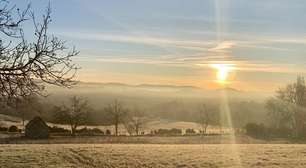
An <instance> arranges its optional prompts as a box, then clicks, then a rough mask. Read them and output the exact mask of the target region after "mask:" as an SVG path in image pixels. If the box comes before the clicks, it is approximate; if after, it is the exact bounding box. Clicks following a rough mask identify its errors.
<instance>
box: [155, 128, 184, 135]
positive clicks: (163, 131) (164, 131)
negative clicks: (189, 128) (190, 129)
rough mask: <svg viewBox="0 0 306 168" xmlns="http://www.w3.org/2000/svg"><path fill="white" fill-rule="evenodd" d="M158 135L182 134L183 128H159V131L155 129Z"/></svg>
mask: <svg viewBox="0 0 306 168" xmlns="http://www.w3.org/2000/svg"><path fill="white" fill-rule="evenodd" d="M154 133H155V134H156V135H182V130H181V129H176V128H172V129H158V130H157V131H154Z"/></svg>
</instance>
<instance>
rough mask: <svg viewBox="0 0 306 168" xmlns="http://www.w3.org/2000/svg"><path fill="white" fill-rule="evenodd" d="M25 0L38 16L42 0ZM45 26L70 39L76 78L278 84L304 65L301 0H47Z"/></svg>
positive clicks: (305, 11)
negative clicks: (222, 72)
mask: <svg viewBox="0 0 306 168" xmlns="http://www.w3.org/2000/svg"><path fill="white" fill-rule="evenodd" d="M29 2H30V3H31V4H32V7H33V9H34V10H35V12H36V15H37V16H39V15H41V14H42V12H43V11H44V9H45V7H46V6H47V4H48V1H47V0H32V1H26V0H25V1H20V0H13V1H12V3H16V4H17V6H18V7H20V8H22V7H24V6H26V4H27V3H29ZM51 7H52V11H53V14H52V18H53V23H52V25H51V27H50V32H51V33H53V34H55V35H57V36H59V37H61V38H63V39H65V40H68V45H75V46H76V47H77V48H78V49H79V50H80V52H81V53H80V55H79V56H78V57H77V58H76V59H75V61H76V62H77V63H78V64H79V65H80V66H81V67H82V69H81V70H80V72H79V77H78V78H79V80H82V81H90V82H122V83H130V84H140V83H152V84H175V85H194V86H199V87H203V88H217V87H220V86H219V84H218V82H216V75H215V74H216V71H218V70H216V69H214V68H212V66H210V65H212V64H228V65H230V66H232V67H233V68H232V70H231V71H230V72H228V79H227V80H228V85H230V86H231V87H236V88H243V89H244V90H270V89H277V87H280V86H283V85H284V84H286V83H287V82H290V81H292V80H294V79H295V78H296V76H297V75H299V74H302V75H303V74H305V72H306V67H305V66H306V21H305V18H306V1H304V0H256V1H249V0H167V1H165V0H154V1H144V0H124V1H119V0H112V1H109V0H65V1H62V0H51Z"/></svg>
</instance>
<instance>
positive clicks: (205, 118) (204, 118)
mask: <svg viewBox="0 0 306 168" xmlns="http://www.w3.org/2000/svg"><path fill="white" fill-rule="evenodd" d="M199 112H200V113H199V114H200V115H199V123H200V125H201V129H202V134H204V135H205V134H206V133H207V127H208V126H209V122H210V120H211V116H210V115H209V112H208V109H207V107H206V105H205V104H203V105H202V106H201V107H200V111H199Z"/></svg>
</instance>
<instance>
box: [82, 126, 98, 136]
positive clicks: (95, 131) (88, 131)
mask: <svg viewBox="0 0 306 168" xmlns="http://www.w3.org/2000/svg"><path fill="white" fill-rule="evenodd" d="M76 132H77V133H78V134H83V135H97V134H102V135H104V132H103V131H101V130H100V129H98V128H92V129H91V128H87V127H85V128H82V129H79V130H77V131H76Z"/></svg>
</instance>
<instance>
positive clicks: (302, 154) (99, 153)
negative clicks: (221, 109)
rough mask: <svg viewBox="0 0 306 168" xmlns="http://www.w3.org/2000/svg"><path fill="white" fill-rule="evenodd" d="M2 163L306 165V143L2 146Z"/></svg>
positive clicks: (8, 166)
mask: <svg viewBox="0 0 306 168" xmlns="http://www.w3.org/2000/svg"><path fill="white" fill-rule="evenodd" d="M0 146H1V147H0V167H1V168H2V167H3V168H4V167H5V168H11V167H29V168H30V167H54V168H59V167H105V168H108V167H110V168H121V167H131V168H138V167H139V168H140V167H144V168H146V167H157V168H158V167H160V168H163V167H177V168H182V167H194V168H201V167H209V168H214V167H269V168H270V167H272V168H273V167H284V168H290V167H292V168H297V167H306V145H289V144H278V145H277V144H242V145H231V144H203V145H157V144H155V145H153V144H52V145H47V144H45V145H38V144H32V145H31V144H30V145H29V144H27V145H0Z"/></svg>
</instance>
